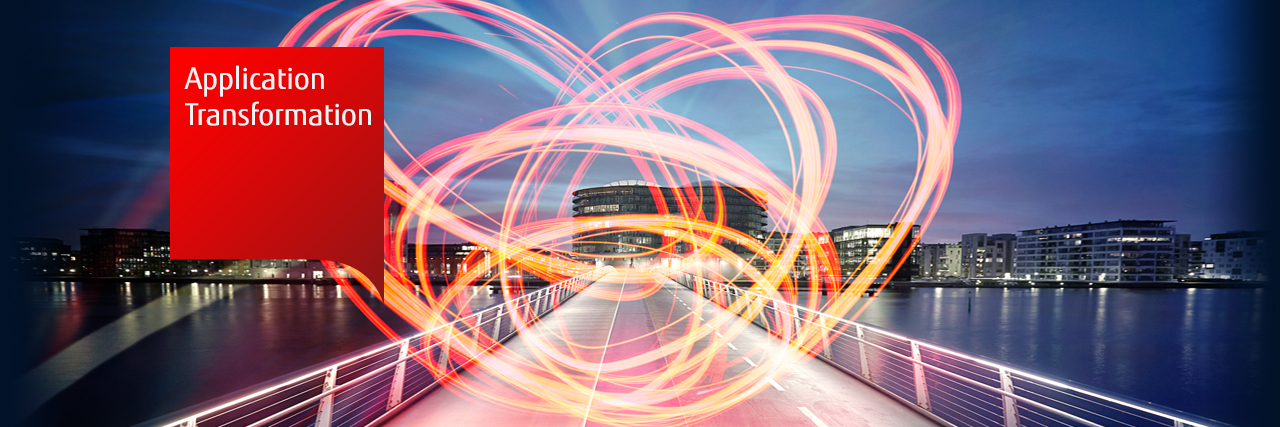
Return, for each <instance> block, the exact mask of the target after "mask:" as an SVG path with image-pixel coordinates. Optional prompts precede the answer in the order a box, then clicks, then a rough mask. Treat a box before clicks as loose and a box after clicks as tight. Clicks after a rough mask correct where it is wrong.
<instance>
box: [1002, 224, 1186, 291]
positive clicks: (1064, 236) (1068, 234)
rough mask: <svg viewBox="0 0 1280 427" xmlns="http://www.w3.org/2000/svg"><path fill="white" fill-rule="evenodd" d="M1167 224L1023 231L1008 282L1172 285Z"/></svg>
mask: <svg viewBox="0 0 1280 427" xmlns="http://www.w3.org/2000/svg"><path fill="white" fill-rule="evenodd" d="M1170 222H1173V221H1153V220H1118V221H1107V222H1101V223H1088V224H1081V225H1066V226H1062V227H1059V226H1053V227H1045V228H1037V229H1034V230H1023V231H1022V232H1021V234H1020V235H1019V236H1018V247H1017V257H1016V260H1015V261H1014V275H1013V277H1014V278H1017V279H1030V280H1054V281H1089V282H1166V281H1172V280H1174V275H1175V263H1174V262H1175V259H1174V250H1173V240H1174V234H1175V233H1174V228H1173V226H1169V225H1166V224H1167V223H1170Z"/></svg>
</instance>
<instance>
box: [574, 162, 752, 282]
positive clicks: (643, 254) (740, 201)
mask: <svg viewBox="0 0 1280 427" xmlns="http://www.w3.org/2000/svg"><path fill="white" fill-rule="evenodd" d="M717 193H719V194H720V195H721V196H722V198H723V201H724V203H723V213H722V212H720V211H721V206H720V205H719V204H718V203H717ZM573 197H574V199H573V217H574V218H575V219H578V220H583V221H603V222H604V226H605V228H604V229H602V230H598V231H594V232H590V233H579V234H575V235H574V243H573V251H574V252H575V253H577V254H578V257H579V258H583V259H594V260H595V261H596V262H597V263H598V264H601V265H604V264H608V265H621V266H643V265H649V264H652V263H654V262H656V261H659V259H660V258H677V257H680V256H681V255H684V254H687V253H689V252H691V248H690V247H689V244H688V243H685V242H680V241H679V239H678V238H677V236H678V235H679V233H681V232H684V231H682V230H670V231H667V232H664V233H661V234H660V233H650V232H644V231H634V230H622V229H609V228H607V227H608V221H609V220H608V218H609V217H611V216H617V215H627V214H652V215H672V216H678V217H684V218H696V219H702V220H706V221H710V222H716V221H717V218H718V217H722V220H723V223H724V225H725V226H726V227H728V228H732V229H735V230H738V231H741V232H742V233H743V234H746V235H747V236H751V237H752V238H754V239H756V240H757V241H764V240H765V226H766V225H767V222H768V213H767V211H766V209H765V206H766V203H767V201H766V200H764V197H763V195H760V194H758V192H756V191H753V190H751V189H745V188H739V187H731V186H726V185H720V184H707V183H703V184H695V185H693V186H690V187H681V188H666V187H659V186H657V185H656V184H652V183H648V182H644V181H636V180H629V181H617V182H613V183H610V184H608V185H605V186H603V187H594V188H584V189H581V190H578V191H575V192H574V193H573ZM682 206H683V208H682ZM721 244H723V245H724V246H725V247H726V248H728V249H729V250H731V251H733V252H734V253H735V254H737V255H738V256H739V259H736V260H728V262H729V264H731V265H735V266H747V265H749V264H748V263H747V260H751V259H752V258H754V257H755V254H754V252H752V251H750V250H749V249H747V248H746V247H745V246H743V245H740V244H738V243H736V242H734V241H730V240H725V241H722V242H721Z"/></svg>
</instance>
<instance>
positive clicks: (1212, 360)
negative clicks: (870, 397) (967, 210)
mask: <svg viewBox="0 0 1280 427" xmlns="http://www.w3.org/2000/svg"><path fill="white" fill-rule="evenodd" d="M1263 295H1264V292H1263V290H1262V289H1123V288H1114V289H1107V288H1099V289H1025V288H1010V289H999V288H998V289H991V288H988V289H969V288H911V289H904V290H897V291H886V292H884V293H882V294H881V295H880V296H879V297H877V298H876V299H875V302H874V303H872V304H871V306H870V307H868V308H867V310H866V311H865V312H864V313H863V314H862V316H861V317H859V318H858V319H857V320H858V321H861V322H864V323H867V324H871V325H875V326H879V327H883V328H885V329H888V330H891V331H894V332H897V333H901V334H903V335H906V336H909V337H914V338H918V339H921V340H923V341H928V342H932V343H935V344H938V345H942V346H946V347H950V348H953V349H956V350H960V351H964V352H967V353H970V354H975V355H979V356H983V357H987V358H990V359H994V360H997V361H1002V362H1005V363H1008V364H1011V365H1013V366H1018V367H1023V368H1026V369H1028V370H1031V371H1038V372H1041V373H1045V374H1049V375H1053V376H1057V377H1060V378H1065V379H1068V380H1072V381H1076V382H1080V383H1083V384H1087V385H1090V386H1094V387H1097V388H1101V389H1103V390H1108V391H1111V392H1115V393H1119V394H1122V395H1126V396H1129V397H1133V398H1136V399H1139V400H1143V401H1150V402H1153V403H1156V404H1159V405H1163V406H1167V407H1170V408H1174V409H1178V410H1182V411H1186V412H1189V413H1192V414H1196V415H1201V416H1206V417H1210V418H1214V419H1217V420H1221V421H1223V422H1227V423H1232V424H1237V425H1253V424H1255V422H1256V421H1260V419H1257V418H1254V416H1255V415H1254V414H1256V413H1257V412H1258V408H1256V407H1254V406H1252V405H1251V404H1250V402H1251V401H1252V397H1253V396H1259V395H1261V393H1264V390H1263V388H1262V384H1261V381H1260V380H1259V376H1260V375H1261V369H1262V360H1261V357H1262V356H1261V352H1262V344H1263V343H1262V333H1263V323H1262V318H1263V317H1262V315H1263V313H1262V307H1263V301H1262V299H1263ZM970 300H971V301H972V303H970ZM970 304H972V305H971V306H970ZM970 307H971V308H970Z"/></svg>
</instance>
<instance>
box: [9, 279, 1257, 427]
mask: <svg viewBox="0 0 1280 427" xmlns="http://www.w3.org/2000/svg"><path fill="white" fill-rule="evenodd" d="M29 287H30V298H29V305H30V307H31V308H32V310H33V315H34V316H35V317H34V319H33V322H31V323H32V324H33V325H34V327H33V328H31V329H30V330H28V331H25V333H27V334H28V338H29V339H30V341H29V342H30V345H29V346H27V348H26V355H25V358H24V364H25V366H26V368H27V369H28V370H31V369H37V367H40V366H50V364H51V361H53V360H55V359H56V355H58V354H60V353H62V352H64V351H67V350H68V349H73V348H75V346H76V345H77V343H84V342H90V343H94V342H96V341H94V338H93V337H95V336H99V337H112V336H114V337H117V338H118V337H125V338H118V339H119V341H114V340H104V341H107V342H105V343H104V344H102V345H105V346H108V347H109V346H111V345H120V342H131V343H133V344H132V345H130V346H127V347H124V348H119V349H115V350H111V354H114V356H112V357H109V358H106V360H103V361H101V363H100V364H99V365H97V368H95V369H92V370H91V371H89V372H87V373H81V374H80V375H75V376H76V377H77V378H79V379H78V380H77V381H74V383H72V384H70V385H69V386H68V387H66V388H65V390H62V391H61V392H59V393H57V394H56V395H53V396H52V397H51V398H50V399H49V400H48V402H47V403H45V404H44V405H43V406H41V407H39V408H38V409H37V410H36V412H35V413H34V415H33V417H32V418H31V419H30V421H32V422H33V424H35V425H101V426H127V425H133V424H137V423H142V422H145V421H148V420H153V421H161V420H154V419H155V418H156V417H160V416H163V415H166V414H171V413H173V412H175V411H180V410H183V409H185V408H188V407H190V406H192V405H196V404H200V403H203V402H207V401H209V400H211V399H215V398H219V397H223V396H224V395H228V394H232V393H236V392H238V391H240V390H243V389H245V388H247V387H251V386H255V385H261V384H263V383H271V382H275V381H278V380H280V379H284V378H287V377H290V376H292V375H296V374H297V373H300V371H302V370H304V369H306V368H309V367H314V366H317V365H320V364H325V363H330V362H334V361H337V359H339V358H341V357H342V356H345V355H348V354H351V353H353V352H356V351H359V350H361V349H363V348H366V347H369V346H372V345H377V344H380V343H383V342H385V341H386V339H385V338H384V337H383V336H382V334H381V333H380V332H378V330H377V328H375V327H374V326H373V325H372V324H371V323H370V322H369V321H368V320H367V319H366V318H365V317H364V315H362V314H361V313H360V311H359V310H358V309H357V308H356V307H355V306H354V304H352V303H351V302H350V300H349V298H351V297H352V296H350V295H343V294H342V293H341V292H340V290H339V288H338V287H335V286H316V285H292V284H289V285H286V284H269V285H261V284H255V285H229V284H190V283H186V284H161V283H123V284H121V283H93V284H89V283H76V282H44V283H32V284H29ZM356 297H360V298H363V299H364V300H365V301H366V302H368V303H369V304H370V306H371V308H372V309H373V310H374V311H375V312H377V313H378V314H379V315H380V316H382V317H383V318H384V319H388V321H389V322H391V323H392V327H393V328H395V329H396V330H397V331H399V332H401V333H408V332H410V328H408V327H407V326H406V325H404V324H403V323H401V322H396V321H395V320H396V319H397V318H396V316H395V315H394V314H393V313H391V312H390V310H388V309H386V307H384V306H382V305H381V304H379V303H377V302H376V301H375V300H372V299H370V298H368V296H367V295H357V296H356ZM1262 297H1263V291H1262V290H1255V289H1195V290H1189V289H1118V288H1117V289H969V288H914V289H907V290H900V291H887V292H884V293H882V294H881V295H880V296H879V297H877V298H876V299H875V303H873V304H872V305H871V306H870V307H869V308H867V310H866V311H865V312H864V313H863V314H862V316H861V317H860V318H859V319H858V320H859V321H862V322H865V323H868V324H871V325H876V326H879V327H883V328H886V329H889V330H892V331H895V332H898V333H901V334H903V335H906V336H909V337H914V338H918V339H921V340H924V341H928V342H932V343H936V344H939V345H943V346H946V347H950V348H954V349H957V350H960V351H964V352H967V353H971V354H976V355H980V356H984V357H988V358H991V359H995V360H999V361H1003V362H1005V363H1008V364H1011V365H1014V366H1019V367H1023V368H1026V369H1029V370H1032V371H1038V372H1042V373H1046V374H1050V375H1053V376H1057V377H1061V378H1065V379H1069V380H1073V381H1077V382H1080V383H1084V384H1088V385H1091V386H1095V387H1098V388H1101V389H1104V390H1109V391H1112V392H1115V393H1119V394H1123V395H1127V396H1130V397H1134V398H1137V399H1140V400H1146V401H1151V402H1154V403H1157V404H1161V405H1165V406H1168V407H1171V408H1175V409H1180V410H1184V411H1187V412H1190V413H1193V414H1197V415H1203V416H1207V417H1211V418H1215V419H1219V420H1222V421H1224V422H1228V423H1233V424H1237V425H1253V424H1257V422H1254V419H1253V418H1250V416H1251V414H1254V413H1256V411H1257V409H1256V408H1255V407H1251V406H1249V405H1248V402H1249V401H1250V399H1248V398H1247V397H1248V396H1251V395H1257V394H1260V393H1263V390H1262V387H1261V384H1260V382H1259V380H1258V379H1257V378H1258V376H1259V374H1260V372H1259V371H1260V369H1261V365H1262V360H1261V345H1262V343H1261V342H1260V341H1261V334H1262V326H1263V325H1262V318H1263V317H1262V316H1263V313H1262V307H1263V305H1262ZM471 298H472V300H471V304H472V308H473V309H480V308H483V307H487V306H489V305H492V304H495V303H498V302H500V301H501V295H500V294H496V295H493V294H489V292H488V290H487V289H485V288H476V289H474V290H472V292H471ZM131 314H132V315H131ZM131 316H132V317H131ZM112 325H115V326H112ZM157 325H161V326H163V327H161V328H158V329H157V330H152V329H154V328H155V327H156V326H157ZM112 328H115V329H114V332H112V331H113V329H112ZM113 333H114V335H112V334H113ZM84 345H87V344H84ZM104 348H105V347H104ZM109 350H110V349H109ZM93 353H96V352H93ZM49 369H52V368H49ZM64 371H65V370H64ZM62 373H63V374H65V373H66V372H62ZM72 374H74V372H73V373H72ZM123 390H127V392H124V391H123Z"/></svg>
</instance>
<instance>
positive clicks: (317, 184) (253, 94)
mask: <svg viewBox="0 0 1280 427" xmlns="http://www.w3.org/2000/svg"><path fill="white" fill-rule="evenodd" d="M382 55H383V52H382V48H300V47H175V48H170V50H169V73H170V75H169V81H170V86H169V104H170V105H169V107H170V121H169V137H170V141H169V148H170V169H171V175H170V180H171V181H170V203H171V205H170V212H171V215H172V217H171V219H170V225H171V227H172V230H171V237H170V238H171V243H170V244H171V256H172V257H173V258H174V259H320V260H330V261H336V262H340V263H343V264H346V265H347V266H349V267H353V268H355V269H356V270H358V271H360V272H361V273H363V274H365V275H367V276H368V277H369V278H370V279H372V280H374V282H375V283H376V284H378V287H379V288H381V285H380V284H381V281H382V280H381V279H382V246H381V239H382V217H383V216H382V212H381V207H382V201H383V195H382V135H383V130H382V125H383V122H382V119H383V90H382V87H383V84H382V83H383V61H382V58H383V56H382Z"/></svg>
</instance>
